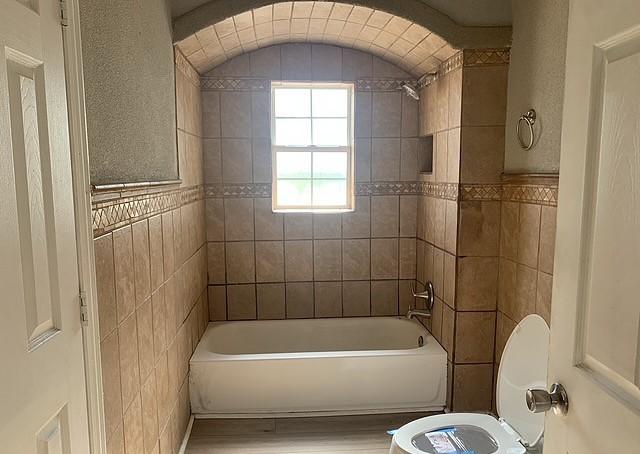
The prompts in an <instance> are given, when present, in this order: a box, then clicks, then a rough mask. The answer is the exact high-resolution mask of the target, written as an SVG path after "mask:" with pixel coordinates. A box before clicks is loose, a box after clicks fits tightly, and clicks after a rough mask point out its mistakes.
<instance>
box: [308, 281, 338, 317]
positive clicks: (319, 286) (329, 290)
mask: <svg viewBox="0 0 640 454" xmlns="http://www.w3.org/2000/svg"><path fill="white" fill-rule="evenodd" d="M314 298H315V309H314V311H315V317H342V282H316V283H315V284H314Z"/></svg>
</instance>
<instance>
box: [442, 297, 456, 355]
mask: <svg viewBox="0 0 640 454" xmlns="http://www.w3.org/2000/svg"><path fill="white" fill-rule="evenodd" d="M455 326H456V312H455V311H454V310H453V309H451V308H450V307H449V306H447V305H446V304H443V305H442V340H441V342H440V343H441V344H442V348H444V349H445V350H446V351H447V357H448V358H449V360H450V361H452V360H453V355H454V347H455V337H454V336H455Z"/></svg>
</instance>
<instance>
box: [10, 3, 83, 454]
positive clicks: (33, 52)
mask: <svg viewBox="0 0 640 454" xmlns="http://www.w3.org/2000/svg"><path fill="white" fill-rule="evenodd" d="M0 11H2V14H0V206H1V207H2V209H1V210H0V250H1V251H2V252H1V253H0V314H1V315H2V316H1V317H0V358H2V361H3V367H2V368H0V440H2V442H1V445H2V446H1V447H0V451H1V452H8V453H9V452H10V453H20V454H23V453H24V454H30V453H38V454H41V453H56V454H58V453H60V454H69V453H74V454H75V453H78V454H86V453H88V452H89V443H88V431H87V408H86V395H85V381H84V364H83V350H82V326H81V323H80V316H79V297H78V294H79V289H78V268H77V256H76V238H75V227H74V211H73V192H72V190H73V188H72V180H71V163H70V159H71V156H70V150H69V138H68V124H67V104H66V90H65V72H64V55H63V42H62V28H61V25H60V19H59V11H60V5H59V3H58V1H55V0H20V1H18V0H0Z"/></svg>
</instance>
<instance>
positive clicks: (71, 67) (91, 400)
mask: <svg viewBox="0 0 640 454" xmlns="http://www.w3.org/2000/svg"><path fill="white" fill-rule="evenodd" d="M78 1H79V0H66V6H67V13H68V16H67V25H65V26H63V27H62V30H63V32H62V36H63V42H64V59H65V73H66V85H67V102H68V109H69V139H70V146H71V168H72V175H73V177H72V178H73V199H74V205H75V224H76V241H77V243H76V244H77V254H78V279H79V281H80V282H79V283H80V292H82V293H83V294H84V297H85V301H86V304H87V315H88V322H87V323H86V324H84V325H83V340H84V365H85V377H86V392H87V413H88V414H87V416H88V420H89V441H90V446H91V454H106V434H105V424H104V409H103V406H104V403H103V400H102V395H103V391H102V367H101V363H100V330H99V326H98V304H97V301H98V298H97V293H96V276H95V259H94V255H93V230H92V225H91V184H90V174H89V152H88V145H87V129H86V118H85V98H84V78H83V73H82V45H81V34H80V11H79V5H78ZM79 316H80V309H79V308H78V317H79Z"/></svg>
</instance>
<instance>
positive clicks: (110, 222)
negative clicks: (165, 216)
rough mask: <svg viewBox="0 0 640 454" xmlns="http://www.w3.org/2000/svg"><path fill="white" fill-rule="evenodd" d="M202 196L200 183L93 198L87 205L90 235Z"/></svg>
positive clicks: (121, 225)
mask: <svg viewBox="0 0 640 454" xmlns="http://www.w3.org/2000/svg"><path fill="white" fill-rule="evenodd" d="M202 199H204V191H203V188H202V186H192V187H189V188H179V189H170V190H163V191H150V192H147V193H141V194H135V195H129V196H122V197H113V198H111V199H109V200H100V199H98V200H94V201H93V203H92V208H91V220H92V224H93V236H94V237H97V236H100V235H104V234H105V233H108V232H111V231H112V230H115V229H117V228H120V227H123V226H125V225H128V224H132V223H134V222H136V221H138V220H140V219H144V218H148V217H151V216H154V215H156V214H159V213H163V212H165V211H169V210H173V209H175V208H178V207H181V206H183V205H187V204H189V203H192V202H195V201H197V200H202Z"/></svg>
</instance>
